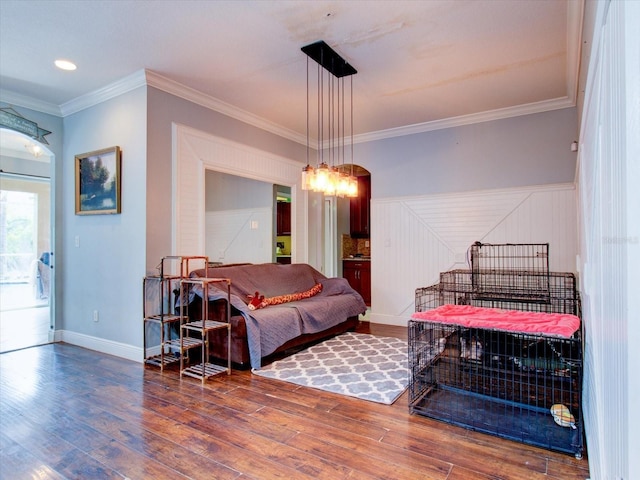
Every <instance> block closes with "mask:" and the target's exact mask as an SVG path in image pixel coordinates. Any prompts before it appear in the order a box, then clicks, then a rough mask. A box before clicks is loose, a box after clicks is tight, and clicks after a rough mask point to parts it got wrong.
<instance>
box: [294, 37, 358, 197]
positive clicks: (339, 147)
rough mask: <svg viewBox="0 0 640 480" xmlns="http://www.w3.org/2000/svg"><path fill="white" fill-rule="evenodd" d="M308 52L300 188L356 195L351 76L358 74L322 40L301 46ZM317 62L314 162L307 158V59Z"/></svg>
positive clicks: (324, 192) (308, 112)
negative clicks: (346, 80) (304, 155)
mask: <svg viewBox="0 0 640 480" xmlns="http://www.w3.org/2000/svg"><path fill="white" fill-rule="evenodd" d="M302 51H303V52H304V53H305V54H307V164H306V165H305V167H304V168H303V169H302V178H301V180H302V182H301V185H302V189H303V190H310V191H314V192H321V193H323V194H324V195H329V196H339V197H356V196H357V195H358V180H357V178H355V177H354V175H353V77H352V76H353V75H354V74H356V73H358V72H357V71H356V69H355V68H353V67H352V66H351V65H350V64H349V63H347V62H346V61H345V60H344V59H343V58H342V57H341V56H340V55H338V53H336V51H335V50H333V49H332V48H331V47H330V46H329V45H327V44H326V43H325V42H324V41H319V42H315V43H312V44H310V45H307V46H304V47H302ZM310 59H311V60H313V61H315V62H316V64H317V75H316V77H317V84H316V91H317V122H316V127H317V135H318V148H317V154H316V156H317V158H316V162H315V165H316V167H315V168H314V167H312V166H311V159H310V144H309V143H310V141H309V139H310V136H311V122H310V108H309V107H310V106H309V91H310V90H309V60H310ZM345 77H350V80H351V88H350V92H351V93H350V109H349V115H350V120H351V121H350V131H349V134H350V137H351V140H350V145H351V150H350V151H351V158H350V166H351V168H350V170H349V168H348V165H347V163H346V162H345V160H346V159H345V137H346V135H345V130H346V128H345V118H344V117H345V93H344V78H345Z"/></svg>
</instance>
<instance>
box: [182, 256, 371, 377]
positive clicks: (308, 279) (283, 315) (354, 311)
mask: <svg viewBox="0 0 640 480" xmlns="http://www.w3.org/2000/svg"><path fill="white" fill-rule="evenodd" d="M191 276H192V277H209V278H212V277H213V278H228V279H230V280H231V305H232V306H233V307H235V308H236V309H237V310H238V311H239V312H240V314H241V315H242V316H243V317H244V319H245V324H246V326H247V340H248V343H249V355H250V358H251V367H252V368H260V367H261V358H262V357H264V356H266V355H269V354H270V353H273V352H274V351H275V350H276V349H277V348H278V347H280V346H281V345H283V344H284V343H286V342H287V341H289V340H291V339H293V338H296V337H298V336H300V335H302V334H305V333H317V332H320V331H322V330H326V329H327V328H331V327H333V326H335V325H338V324H339V323H341V322H343V321H345V320H346V319H347V318H349V317H352V316H355V315H358V314H360V313H364V312H365V311H366V305H365V304H364V301H363V300H362V297H361V296H360V295H359V294H358V293H357V292H356V291H355V290H353V289H352V288H351V286H350V285H349V283H348V282H347V280H345V279H344V278H327V277H325V276H324V275H323V274H322V273H320V272H318V271H317V270H315V269H314V268H313V267H311V266H310V265H306V264H292V265H280V264H274V263H265V264H260V265H237V266H230V267H217V268H210V269H208V271H205V269H201V270H196V271H194V272H192V274H191ZM316 283H321V284H322V292H320V293H319V294H318V295H315V296H313V297H311V298H306V299H304V300H300V301H296V302H290V303H284V304H281V305H271V306H268V307H265V308H261V309H258V310H249V308H248V306H247V304H248V302H249V298H250V296H252V295H254V294H255V293H256V292H259V293H260V295H264V296H265V297H275V296H278V295H286V294H290V293H300V292H304V291H307V290H309V289H310V288H311V287H313V286H314V285H315V284H316ZM215 285H216V284H215V283H213V284H211V286H213V287H215ZM211 286H210V287H209V300H217V299H221V298H226V291H225V292H223V291H221V290H220V289H218V288H211ZM192 293H193V294H195V295H198V296H200V297H202V289H201V287H200V286H199V285H194V287H193V289H192Z"/></svg>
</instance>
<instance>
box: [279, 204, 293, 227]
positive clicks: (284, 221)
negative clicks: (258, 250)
mask: <svg viewBox="0 0 640 480" xmlns="http://www.w3.org/2000/svg"><path fill="white" fill-rule="evenodd" d="M276 226H277V228H276V230H277V232H278V233H277V235H291V204H290V203H289V202H278V204H277V217H276Z"/></svg>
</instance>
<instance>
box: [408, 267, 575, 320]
mask: <svg viewBox="0 0 640 480" xmlns="http://www.w3.org/2000/svg"><path fill="white" fill-rule="evenodd" d="M474 278H476V279H478V278H480V282H479V283H481V284H483V285H485V286H490V288H485V289H484V290H483V291H478V289H477V288H475V285H474ZM445 304H450V305H473V306H476V307H486V308H503V309H506V310H526V311H533V312H547V313H568V314H572V315H577V316H580V297H579V293H578V289H577V283H576V278H575V275H574V274H573V273H567V272H548V273H546V274H539V273H537V272H529V271H520V272H511V271H496V272H479V273H477V274H475V277H474V274H473V272H472V271H470V270H450V271H448V272H442V273H441V274H440V282H439V283H438V284H436V285H431V286H428V287H421V288H418V289H416V298H415V308H416V311H417V312H424V311H427V310H430V309H433V308H436V307H439V306H440V305H445Z"/></svg>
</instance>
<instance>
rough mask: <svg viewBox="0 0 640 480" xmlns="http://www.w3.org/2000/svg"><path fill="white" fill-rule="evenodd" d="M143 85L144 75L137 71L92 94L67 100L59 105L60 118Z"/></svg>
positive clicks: (142, 71) (141, 71) (142, 72)
mask: <svg viewBox="0 0 640 480" xmlns="http://www.w3.org/2000/svg"><path fill="white" fill-rule="evenodd" d="M144 85H145V75H144V70H138V71H137V72H135V73H132V74H131V75H128V76H126V77H124V78H121V79H120V80H117V81H115V82H113V83H110V84H109V85H107V86H105V87H102V88H99V89H98V90H94V91H93V92H89V93H86V94H84V95H81V96H79V97H77V98H74V99H73V100H69V101H68V102H65V103H63V104H62V105H60V110H61V111H62V116H63V117H66V116H67V115H71V114H74V113H76V112H79V111H81V110H84V109H86V108H89V107H93V106H94V105H98V104H99V103H102V102H105V101H107V100H110V99H112V98H114V97H117V96H118V95H122V94H124V93H127V92H130V91H131V90H134V89H136V88H138V87H143V86H144Z"/></svg>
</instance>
